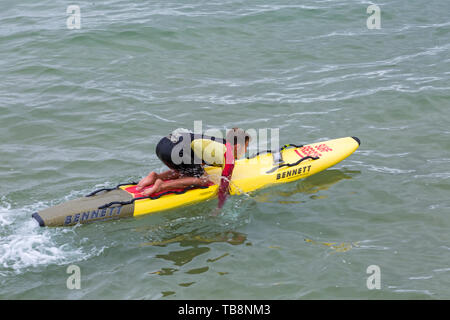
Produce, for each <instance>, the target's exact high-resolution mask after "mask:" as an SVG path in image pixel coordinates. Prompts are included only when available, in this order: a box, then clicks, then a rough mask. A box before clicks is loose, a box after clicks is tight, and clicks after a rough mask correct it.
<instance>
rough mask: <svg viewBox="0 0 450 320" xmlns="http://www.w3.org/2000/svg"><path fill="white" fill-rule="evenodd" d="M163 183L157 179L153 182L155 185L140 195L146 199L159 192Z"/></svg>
mask: <svg viewBox="0 0 450 320" xmlns="http://www.w3.org/2000/svg"><path fill="white" fill-rule="evenodd" d="M163 183H164V181H162V180H161V179H157V180H156V181H155V184H154V185H153V186H152V187H151V188H149V189H147V190H145V191H143V192H142V195H143V196H145V197H148V196H150V195H152V194H154V193H157V192H159V191H160V189H161V186H162V184H163Z"/></svg>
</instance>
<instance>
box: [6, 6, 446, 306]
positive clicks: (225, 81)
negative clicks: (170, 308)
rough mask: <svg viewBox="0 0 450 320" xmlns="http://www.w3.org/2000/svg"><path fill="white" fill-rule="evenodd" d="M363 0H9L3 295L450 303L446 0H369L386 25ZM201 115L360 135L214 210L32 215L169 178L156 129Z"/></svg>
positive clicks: (187, 124)
mask: <svg viewBox="0 0 450 320" xmlns="http://www.w3.org/2000/svg"><path fill="white" fill-rule="evenodd" d="M74 4H75V5H78V6H79V7H80V14H81V20H80V27H81V28H80V29H68V27H67V25H66V21H67V19H68V18H69V14H67V12H66V10H67V6H69V5H74ZM371 4H372V2H368V1H352V0H344V1H332V0H306V1H277V2H276V3H274V1H267V0H260V1H237V0H220V1H192V0H188V1H171V2H166V1H151V2H149V1H119V0H100V1H95V2H91V1H82V0H79V1H75V2H74V1H70V2H69V1H58V2H55V1H39V2H36V1H23V0H22V1H17V2H11V1H10V2H7V1H2V4H1V7H2V10H1V11H0V25H1V28H0V49H1V50H0V75H1V78H0V147H1V149H0V151H1V152H0V181H1V183H0V298H1V299H79V298H80V299H108V298H113V299H187V298H189V299H206V298H208V299H221V298H233V299H252V298H257V299H347V298H349V299H443V298H447V299H448V298H450V233H449V227H450V200H449V192H450V152H449V151H450V126H449V122H450V99H449V98H450V94H449V92H450V91H449V90H450V54H449V49H450V19H449V15H448V13H449V12H450V2H449V1H446V0H436V1H427V2H426V4H425V3H424V2H423V1H418V0H414V1H406V0H400V1H394V0H388V1H382V2H378V3H377V2H375V4H377V5H378V6H379V8H380V10H381V11H380V18H381V28H380V29H368V27H367V24H366V20H367V19H368V17H369V16H370V14H368V13H367V12H366V10H367V7H368V6H369V5H371ZM196 120H201V121H202V123H203V128H204V129H208V128H219V129H225V128H231V127H235V126H239V127H243V128H245V129H248V128H254V129H260V128H279V133H280V143H281V144H285V143H297V144H301V143H311V142H316V141H320V140H327V139H333V138H339V137H345V136H357V137H359V138H360V139H361V141H362V144H361V147H360V148H359V149H358V150H357V152H356V153H355V154H353V155H352V156H350V157H349V158H347V159H346V160H344V161H343V162H341V163H339V164H338V165H336V166H334V167H332V168H330V169H328V170H326V171H324V172H322V173H319V174H317V175H314V176H312V177H310V178H307V179H305V180H300V181H297V182H294V183H291V184H286V185H282V186H278V187H272V188H268V189H263V190H260V191H257V192H254V193H251V194H248V195H243V196H237V197H232V198H230V199H229V201H228V202H227V204H226V206H225V209H224V211H223V214H222V215H221V216H218V217H212V216H211V215H210V213H211V211H212V210H213V208H214V207H215V205H216V202H215V201H210V202H206V203H202V204H198V205H194V206H190V207H185V208H182V209H178V210H173V211H169V212H165V213H160V214H156V215H152V216H146V217H143V218H139V219H127V220H120V221H114V222H109V223H97V224H91V225H86V226H76V227H73V228H40V227H39V226H38V225H37V223H36V222H35V221H33V220H32V219H31V214H32V213H33V212H35V211H37V210H40V209H43V208H46V207H48V206H50V205H54V204H57V203H61V202H63V201H65V200H68V199H73V198H76V197H79V196H83V195H85V194H86V193H89V192H90V191H92V190H94V189H96V188H99V187H105V186H108V187H110V186H114V185H116V184H118V183H120V182H124V181H130V180H136V179H139V178H140V177H142V176H143V175H145V174H147V173H148V172H149V171H151V170H162V169H163V168H164V166H163V165H162V163H161V162H160V161H159V160H158V159H157V158H156V156H155V153H154V149H155V146H156V143H157V142H158V140H159V138H160V137H162V136H165V135H167V134H168V133H169V132H170V131H172V130H173V129H175V128H178V127H183V128H192V127H193V123H194V121H196ZM70 265H77V266H79V267H80V270H81V289H79V290H69V289H68V288H67V287H66V281H67V278H68V277H69V274H67V272H66V270H67V268H68V266H70ZM371 265H377V266H379V268H380V272H381V281H380V284H381V288H380V289H379V290H378V289H374V290H369V289H368V287H367V285H366V284H367V279H368V277H369V276H370V274H368V273H367V272H366V271H367V268H368V267H369V266H371Z"/></svg>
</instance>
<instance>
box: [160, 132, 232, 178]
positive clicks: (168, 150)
mask: <svg viewBox="0 0 450 320" xmlns="http://www.w3.org/2000/svg"><path fill="white" fill-rule="evenodd" d="M179 135H180V136H179V138H178V139H177V140H176V142H173V141H172V140H173V139H172V140H171V135H169V136H167V137H164V138H162V139H161V140H160V141H159V142H158V144H157V146H156V155H157V156H158V158H159V159H160V160H161V161H162V162H164V164H165V165H166V166H168V167H169V168H170V169H173V170H176V171H178V172H179V173H181V175H183V176H189V177H201V176H202V175H203V174H204V173H205V170H204V169H203V166H202V164H205V162H204V161H203V160H202V159H199V158H198V157H197V156H196V155H195V153H194V151H193V150H192V148H191V143H192V141H194V140H195V139H210V140H212V141H216V142H221V143H223V144H225V143H226V141H225V140H224V139H219V138H215V137H210V136H205V135H203V134H193V133H189V132H185V133H181V134H179ZM180 144H181V145H180ZM174 148H177V150H179V152H178V155H175V156H176V157H177V158H178V156H179V158H178V160H177V161H176V160H175V159H174V158H173V157H172V151H173V149H174ZM184 150H189V151H190V155H187V156H184ZM175 152H176V150H175ZM180 160H181V163H179V161H180Z"/></svg>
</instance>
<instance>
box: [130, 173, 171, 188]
mask: <svg viewBox="0 0 450 320" xmlns="http://www.w3.org/2000/svg"><path fill="white" fill-rule="evenodd" d="M179 176H180V174H179V173H178V172H177V171H175V170H167V171H164V172H162V173H156V172H154V171H152V172H150V173H149V174H148V176H146V177H144V178H142V179H141V181H139V183H138V185H137V187H136V190H138V191H139V190H142V189H143V188H145V187H147V186H149V185H152V184H154V183H155V182H156V180H157V179H160V180H170V179H177V178H178V177H179Z"/></svg>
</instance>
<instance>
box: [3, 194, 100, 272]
mask: <svg viewBox="0 0 450 320" xmlns="http://www.w3.org/2000/svg"><path fill="white" fill-rule="evenodd" d="M43 207H46V205H45V204H43V203H37V204H33V205H31V206H27V207H24V208H18V209H13V208H12V206H11V204H9V203H8V202H6V201H5V200H4V199H2V201H1V202H0V230H2V231H1V233H0V274H1V275H8V274H20V273H23V272H26V271H27V270H29V269H30V268H37V267H41V266H47V265H51V264H58V265H60V264H67V263H73V262H75V261H80V260H85V259H88V258H89V257H92V256H96V255H99V254H101V253H102V252H103V250H104V247H101V248H97V247H90V248H86V247H83V246H81V245H80V244H79V243H80V239H78V236H77V235H76V234H75V233H74V230H73V228H71V229H56V228H52V229H49V228H41V227H39V225H38V223H37V222H36V221H35V220H34V219H32V217H31V214H32V213H33V212H36V211H37V210H39V209H42V208H43ZM70 233H72V234H70ZM61 237H63V240H64V241H63V242H62V241H61ZM58 238H59V241H58Z"/></svg>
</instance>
